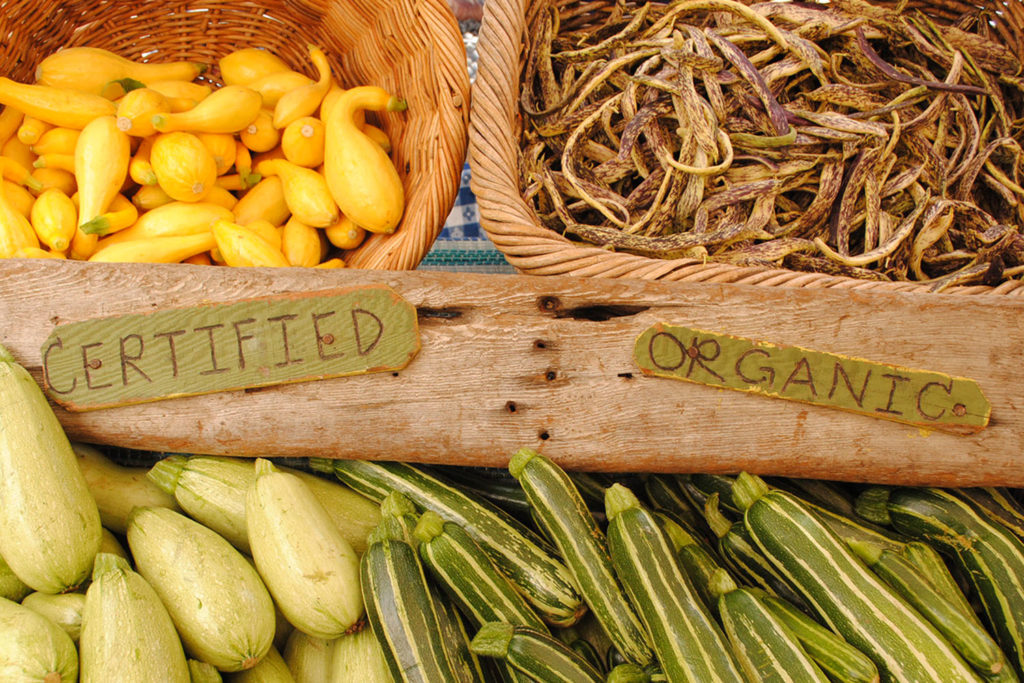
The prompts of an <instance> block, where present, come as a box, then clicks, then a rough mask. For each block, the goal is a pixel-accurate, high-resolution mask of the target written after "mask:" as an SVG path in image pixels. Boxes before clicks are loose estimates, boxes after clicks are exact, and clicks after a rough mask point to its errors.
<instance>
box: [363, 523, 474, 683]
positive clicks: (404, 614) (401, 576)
mask: <svg viewBox="0 0 1024 683" xmlns="http://www.w3.org/2000/svg"><path fill="white" fill-rule="evenodd" d="M372 536H373V538H372V540H371V541H370V544H369V546H368V547H367V549H366V552H365V553H364V554H363V556H362V558H361V559H360V583H361V590H362V593H363V601H364V602H365V604H366V618H367V621H368V622H369V623H370V627H371V628H372V629H373V632H374V634H376V636H377V639H378V640H379V641H380V643H381V646H382V648H383V651H384V659H385V660H386V661H387V664H388V668H389V669H390V670H391V675H392V676H393V677H394V678H395V680H396V681H416V682H422V683H433V682H435V681H453V682H455V681H473V680H479V679H476V678H474V677H473V675H472V673H473V672H472V671H471V670H467V669H465V668H460V667H457V666H456V663H455V662H454V661H453V659H452V657H451V656H450V653H449V650H448V648H447V647H446V643H445V637H446V634H445V632H443V631H442V629H441V622H440V617H439V616H438V613H437V609H438V608H437V605H436V603H435V600H434V597H433V595H432V594H431V591H430V585H429V584H428V583H427V579H426V576H425V575H424V573H423V568H422V567H421V565H420V562H419V559H418V558H417V556H416V551H415V550H414V549H413V547H412V546H411V545H409V544H408V543H406V542H405V541H401V540H395V539H392V538H387V537H386V534H385V537H384V538H379V537H377V536H376V530H375V531H374V534H373V535H372Z"/></svg>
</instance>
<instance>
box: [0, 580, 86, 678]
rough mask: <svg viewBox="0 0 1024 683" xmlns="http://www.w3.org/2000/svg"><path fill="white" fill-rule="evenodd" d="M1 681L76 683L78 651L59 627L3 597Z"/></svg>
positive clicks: (0, 615)
mask: <svg viewBox="0 0 1024 683" xmlns="http://www.w3.org/2000/svg"><path fill="white" fill-rule="evenodd" d="M0 634H3V637H2V638H0V681H43V682H44V683H75V681H77V680H78V652H77V650H76V649H75V644H74V643H73V642H72V641H71V636H69V635H68V634H67V633H66V632H65V631H64V630H63V629H62V628H61V627H60V626H57V624H55V623H53V622H52V621H50V620H49V619H47V618H46V617H44V616H43V615H41V614H38V613H37V612H34V611H32V610H30V609H29V608H28V607H24V606H22V605H19V604H18V603H16V602H14V601H13V600H8V599H7V598H0Z"/></svg>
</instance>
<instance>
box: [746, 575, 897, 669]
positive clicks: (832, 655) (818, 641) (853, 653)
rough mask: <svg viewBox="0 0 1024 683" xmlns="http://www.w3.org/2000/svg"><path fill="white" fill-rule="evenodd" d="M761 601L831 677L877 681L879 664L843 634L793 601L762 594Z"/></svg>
mask: <svg viewBox="0 0 1024 683" xmlns="http://www.w3.org/2000/svg"><path fill="white" fill-rule="evenodd" d="M759 597H760V598H761V603H762V604H763V605H764V606H765V607H766V608H767V609H768V610H769V611H770V612H771V613H772V615H774V616H775V618H776V619H778V620H779V621H780V622H781V623H782V624H784V625H785V626H786V628H788V629H789V631H790V633H792V634H793V636H794V637H795V638H796V639H797V640H798V641H799V642H800V645H801V647H803V649H804V652H806V653H807V656H809V657H810V658H811V659H813V660H814V661H815V663H817V665H818V666H819V667H820V668H821V670H822V671H824V672H825V674H826V675H827V676H828V677H829V679H830V680H833V681H837V682H838V683H877V682H878V680H879V678H880V677H879V675H878V667H877V666H875V663H874V662H873V661H872V660H871V658H870V657H868V656H867V655H866V654H864V653H863V652H861V651H860V650H858V649H857V648H855V647H854V646H853V645H850V644H849V643H847V642H846V641H845V640H843V638H842V636H840V635H838V634H837V633H835V632H833V631H831V630H829V629H828V628H825V627H824V626H822V625H821V624H819V623H818V622H817V621H815V620H814V619H812V618H811V617H810V616H808V615H807V614H806V613H804V612H803V611H801V610H800V609H797V608H796V607H795V606H793V604H791V603H789V602H787V601H785V600H783V599H782V598H779V597H776V596H774V595H769V594H768V593H764V594H762V595H760V596H759Z"/></svg>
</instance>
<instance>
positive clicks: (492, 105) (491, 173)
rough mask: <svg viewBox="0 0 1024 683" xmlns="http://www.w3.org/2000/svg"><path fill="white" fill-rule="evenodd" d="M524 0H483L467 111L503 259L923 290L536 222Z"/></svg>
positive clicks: (580, 269)
mask: <svg viewBox="0 0 1024 683" xmlns="http://www.w3.org/2000/svg"><path fill="white" fill-rule="evenodd" d="M526 2H527V0H488V2H487V3H486V4H485V5H484V19H483V22H482V25H481V29H480V39H479V43H478V47H477V49H478V53H479V64H478V67H477V77H476V82H475V83H474V85H473V105H472V108H471V110H470V124H469V158H470V168H471V170H472V179H471V181H470V187H471V189H472V190H473V193H474V194H475V195H476V199H477V204H478V206H479V211H480V225H481V227H482V228H483V230H484V232H485V233H486V234H487V236H488V237H489V238H490V239H491V241H492V242H493V243H494V245H495V246H496V247H497V248H498V250H499V251H501V252H502V253H503V254H504V256H505V258H506V259H507V260H508V262H509V263H510V264H511V265H512V266H513V267H514V268H516V270H518V271H519V272H521V273H524V274H529V275H574V276H579V277H607V278H640V279H645V280H665V281H685V282H715V283H733V284H751V285H761V286H773V287H814V288H830V289H848V290H858V291H865V290H877V291H885V292H922V293H923V292H929V291H931V287H930V286H929V285H928V284H926V283H917V282H890V281H878V280H860V279H856V278H850V277H845V276H836V275H829V274H824V273H804V272H798V271H793V270H787V269H783V268H761V267H743V266H736V265H732V264H725V263H713V262H704V261H701V260H696V259H653V258H648V257H646V256H639V255H636V254H628V253H623V252H613V251H608V250H606V249H602V248H600V247H596V246H586V245H581V244H578V243H574V242H572V241H570V240H568V239H567V238H565V237H563V236H562V235H560V234H558V233H556V232H554V231H553V230H550V229H548V228H546V227H544V226H541V225H539V223H538V221H537V220H536V218H535V217H534V215H533V213H532V212H531V210H530V208H529V206H528V205H527V203H526V201H525V200H524V199H523V197H522V195H521V194H520V191H519V181H518V173H517V170H518V168H519V149H518V145H517V142H516V140H515V138H514V135H513V131H515V129H516V125H515V124H516V116H517V112H518V102H519V99H518V95H519V87H520V86H519V73H520V57H521V54H522V50H523V39H524V36H525V32H526ZM942 293H943V294H958V295H960V294H970V295H981V294H984V295H1015V296H1024V281H1020V280H1009V281H1007V282H1004V283H1002V284H1000V285H999V286H996V287H989V286H982V285H976V286H961V287H950V288H948V289H946V290H943V292H942Z"/></svg>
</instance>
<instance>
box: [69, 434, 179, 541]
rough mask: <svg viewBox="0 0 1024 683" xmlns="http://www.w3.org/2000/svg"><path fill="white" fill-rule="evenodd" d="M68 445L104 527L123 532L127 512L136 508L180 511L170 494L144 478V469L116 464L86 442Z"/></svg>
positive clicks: (126, 524) (118, 532) (125, 526)
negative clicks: (162, 508)
mask: <svg viewBox="0 0 1024 683" xmlns="http://www.w3.org/2000/svg"><path fill="white" fill-rule="evenodd" d="M71 448H72V450H74V452H75V456H76V457H77V460H78V468H79V469H80V470H81V471H82V476H83V477H84V478H85V485H86V486H88V487H89V493H90V494H91V495H92V497H93V500H95V501H96V506H97V508H98V509H99V513H100V521H101V522H102V523H103V527H104V528H105V529H109V530H110V531H112V532H114V533H117V534H122V535H123V534H124V532H125V531H127V529H128V515H129V514H131V511H132V508H135V507H166V508H171V509H172V510H180V508H179V507H178V504H177V503H176V502H175V500H174V497H173V496H171V495H170V494H168V493H165V492H164V491H161V490H160V488H159V487H158V486H157V485H156V484H154V483H153V482H152V481H150V480H149V479H148V478H147V477H146V473H147V472H148V471H149V470H148V469H147V468H145V467H123V466H121V465H118V464H117V463H116V462H114V461H113V460H111V459H110V458H108V457H107V456H106V455H104V454H103V453H102V452H100V450H99V449H98V448H96V447H95V446H91V445H89V444H85V443H78V442H72V443H71Z"/></svg>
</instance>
